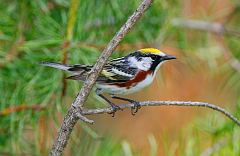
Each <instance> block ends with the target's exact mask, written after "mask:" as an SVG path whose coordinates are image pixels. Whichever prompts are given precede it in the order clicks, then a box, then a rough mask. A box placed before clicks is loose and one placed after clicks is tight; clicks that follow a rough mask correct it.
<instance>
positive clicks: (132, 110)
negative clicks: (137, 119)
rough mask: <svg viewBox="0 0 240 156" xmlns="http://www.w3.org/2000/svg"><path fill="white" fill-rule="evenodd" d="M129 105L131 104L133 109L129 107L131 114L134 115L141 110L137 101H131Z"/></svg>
mask: <svg viewBox="0 0 240 156" xmlns="http://www.w3.org/2000/svg"><path fill="white" fill-rule="evenodd" d="M131 103H132V104H133V107H131V114H132V115H135V114H136V113H137V112H138V110H139V109H140V108H141V105H140V104H139V102H137V101H132V102H131Z"/></svg>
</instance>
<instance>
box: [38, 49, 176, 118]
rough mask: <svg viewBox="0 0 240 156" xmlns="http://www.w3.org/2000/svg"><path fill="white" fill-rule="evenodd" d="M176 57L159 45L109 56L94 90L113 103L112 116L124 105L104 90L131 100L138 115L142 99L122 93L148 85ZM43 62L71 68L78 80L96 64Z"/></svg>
mask: <svg viewBox="0 0 240 156" xmlns="http://www.w3.org/2000/svg"><path fill="white" fill-rule="evenodd" d="M173 59H176V57H175V56H173V55H169V54H166V53H164V52H162V51H161V50H159V49H156V48H144V49H139V50H136V51H134V52H131V53H130V54H128V55H126V56H124V57H120V58H116V59H112V60H109V61H107V63H106V64H105V65H104V67H103V70H102V71H101V73H100V74H99V76H98V78H97V80H96V90H95V92H96V94H97V95H98V96H99V97H101V98H102V99H104V100H105V101H106V102H107V103H108V104H109V105H110V106H111V108H112V112H111V114H112V116H114V115H115V112H116V111H117V110H121V108H120V107H119V106H118V105H116V104H114V103H113V102H112V101H110V100H109V99H108V98H107V97H106V96H104V95H103V93H106V94H109V95H111V98H113V99H118V100H122V101H127V102H130V103H132V104H133V107H132V108H131V114H132V115H135V114H136V113H137V111H138V109H140V104H139V102H138V101H136V100H132V99H129V98H123V97H119V95H126V94H131V93H134V92H137V91H139V90H141V89H143V88H145V87H146V86H149V85H150V84H151V83H152V82H153V80H154V78H155V76H156V73H157V71H158V69H159V68H160V66H161V65H162V64H163V63H164V62H166V61H168V60H173ZM40 64H41V65H43V66H48V67H53V68H57V69H60V70H63V71H67V72H70V73H71V74H72V75H71V76H69V77H67V79H70V80H79V81H85V80H86V78H87V76H88V73H89V72H90V71H91V69H92V68H93V65H84V64H73V65H69V64H62V63H56V62H41V63H40Z"/></svg>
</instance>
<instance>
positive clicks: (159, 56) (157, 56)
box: [128, 48, 176, 71]
mask: <svg viewBox="0 0 240 156" xmlns="http://www.w3.org/2000/svg"><path fill="white" fill-rule="evenodd" d="M128 59H129V61H130V62H131V63H132V64H134V65H136V66H137V67H138V68H139V69H141V70H145V71H147V70H152V71H155V69H158V68H159V66H160V65H161V64H162V63H163V62H165V61H167V60H172V59H176V57H175V56H172V55H168V54H165V53H163V52H162V51H160V50H158V49H155V48H145V49H140V50H137V51H135V52H134V53H131V54H130V55H129V56H128Z"/></svg>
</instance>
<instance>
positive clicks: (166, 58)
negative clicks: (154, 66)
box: [162, 54, 176, 60]
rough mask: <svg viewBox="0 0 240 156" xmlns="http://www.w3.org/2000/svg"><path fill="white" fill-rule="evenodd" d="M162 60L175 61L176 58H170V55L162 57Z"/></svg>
mask: <svg viewBox="0 0 240 156" xmlns="http://www.w3.org/2000/svg"><path fill="white" fill-rule="evenodd" d="M162 59H163V60H173V59H176V57H175V56H172V55H167V54H166V55H165V56H163V57H162Z"/></svg>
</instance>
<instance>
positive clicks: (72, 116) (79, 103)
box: [50, 0, 152, 156]
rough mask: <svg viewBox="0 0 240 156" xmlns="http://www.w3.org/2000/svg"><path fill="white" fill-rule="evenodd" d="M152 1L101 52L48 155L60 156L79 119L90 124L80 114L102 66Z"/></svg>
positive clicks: (147, 2) (130, 18) (141, 8)
mask: <svg viewBox="0 0 240 156" xmlns="http://www.w3.org/2000/svg"><path fill="white" fill-rule="evenodd" d="M151 3H152V0H143V2H142V3H141V4H140V5H139V7H138V9H137V10H136V11H135V12H134V13H133V14H132V15H131V16H130V17H129V18H128V20H127V22H126V23H125V24H124V25H123V26H122V27H121V29H120V30H119V31H118V33H117V34H116V35H115V36H114V37H113V39H112V40H111V41H110V42H109V44H108V45H107V47H106V48H105V49H104V50H103V52H102V54H101V56H100V57H99V58H98V60H97V62H96V64H95V65H94V67H93V68H92V70H91V71H90V73H89V75H88V77H87V79H86V81H85V82H84V85H83V87H82V88H81V90H80V92H79V93H78V95H77V97H76V98H75V100H74V102H73V103H72V105H71V107H70V108H69V110H68V112H67V114H66V116H65V117H64V119H63V123H62V125H61V128H60V130H59V132H58V136H57V139H56V140H55V142H54V144H53V146H52V149H51V151H50V155H54V156H55V155H56V156H58V155H62V152H63V150H64V148H65V147H66V145H67V142H68V140H69V137H70V134H71V132H72V130H73V128H74V126H75V124H76V122H77V120H78V119H81V120H83V121H85V122H90V123H92V122H93V121H92V120H89V119H87V118H86V117H84V116H83V115H82V113H81V110H82V109H83V105H84V103H85V101H86V99H87V97H88V95H89V93H90V91H91V89H92V87H93V85H94V83H95V81H96V79H97V77H98V75H99V73H100V72H101V70H102V68H103V66H104V64H105V63H106V62H107V59H108V58H109V56H110V55H111V54H112V53H113V51H114V50H115V49H116V47H117V45H118V44H119V43H120V41H121V40H122V39H123V38H124V37H125V35H126V34H127V33H128V32H129V31H130V29H131V28H132V27H133V25H134V24H135V23H136V22H137V21H138V20H139V19H140V17H141V16H142V15H143V14H144V12H145V11H146V10H147V9H148V8H149V7H150V5H151Z"/></svg>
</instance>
